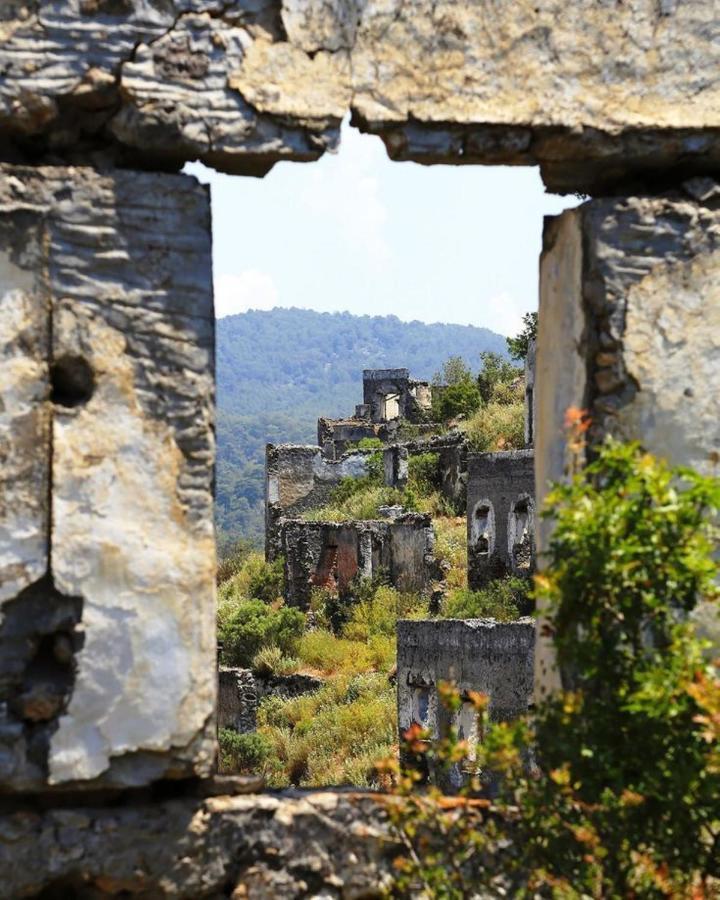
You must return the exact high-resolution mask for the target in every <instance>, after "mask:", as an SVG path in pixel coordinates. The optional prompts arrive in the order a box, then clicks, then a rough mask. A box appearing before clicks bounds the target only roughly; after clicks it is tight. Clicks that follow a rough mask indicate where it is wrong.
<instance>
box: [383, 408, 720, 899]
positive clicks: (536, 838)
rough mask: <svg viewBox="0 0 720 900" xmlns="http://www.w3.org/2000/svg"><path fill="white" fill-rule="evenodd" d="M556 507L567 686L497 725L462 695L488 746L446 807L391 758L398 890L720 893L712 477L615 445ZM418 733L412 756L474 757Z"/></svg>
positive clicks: (553, 591) (546, 580) (558, 614)
mask: <svg viewBox="0 0 720 900" xmlns="http://www.w3.org/2000/svg"><path fill="white" fill-rule="evenodd" d="M576 424H577V426H578V431H581V430H582V429H583V428H584V427H586V424H587V423H586V421H584V420H583V419H581V418H578V419H577V420H576ZM580 444H581V437H579V436H578V435H577V434H576V437H575V440H574V446H575V447H576V448H577V447H578V446H579V445H580ZM548 503H549V507H548V509H547V511H546V513H545V515H549V516H551V517H552V519H553V521H554V532H553V536H552V539H551V542H550V548H549V554H548V563H549V566H548V568H547V569H546V570H545V572H544V573H543V575H542V576H540V577H538V578H537V579H536V584H537V587H536V593H537V595H538V597H539V598H541V599H542V601H543V602H544V604H545V609H546V615H547V625H546V627H545V630H546V633H547V634H548V636H550V637H552V638H553V642H554V647H555V651H556V653H557V662H558V666H559V669H560V671H561V672H562V673H563V676H564V685H565V689H564V690H562V691H557V692H556V693H554V694H553V695H552V696H551V697H550V698H549V699H547V700H546V701H545V702H544V703H542V704H541V705H540V706H539V708H538V709H537V710H536V711H535V715H534V716H533V718H532V719H524V720H520V721H516V722H514V723H510V724H504V725H491V724H490V723H489V722H488V721H487V715H486V712H485V707H484V700H483V698H482V697H480V696H474V697H469V698H465V699H470V700H471V701H472V702H474V703H475V704H476V708H477V710H478V714H479V715H480V716H481V717H482V719H483V722H482V723H481V728H482V731H481V733H483V734H484V741H483V743H482V744H481V746H480V747H479V749H478V756H477V765H478V771H477V773H476V776H475V777H472V778H470V781H469V784H468V787H467V789H465V790H464V791H463V792H462V794H461V796H460V797H458V798H457V800H456V802H455V803H454V804H444V803H441V802H440V801H439V798H438V796H437V795H436V793H434V792H432V791H430V792H428V793H422V792H420V793H413V792H415V791H416V789H417V784H418V778H419V775H418V774H417V771H414V770H410V771H404V772H398V771H397V766H396V764H395V763H394V762H392V761H391V762H389V763H386V765H385V766H384V772H385V773H386V774H387V772H388V769H389V770H390V771H391V772H393V773H394V774H395V775H396V776H397V777H398V785H399V791H400V793H401V794H403V795H404V796H405V801H404V802H402V803H395V804H391V805H390V806H389V811H390V815H391V818H392V820H393V822H394V825H395V828H396V829H397V832H398V834H399V836H400V837H401V839H402V841H403V842H404V844H405V846H406V848H407V852H406V853H404V854H403V855H402V857H401V858H400V859H399V860H398V861H397V867H398V873H399V874H398V885H397V887H398V891H400V892H403V891H404V892H411V891H416V892H417V891H422V890H424V891H425V892H426V895H427V896H433V897H435V896H438V897H448V898H462V897H469V896H472V895H474V894H476V893H483V894H485V895H487V896H496V895H500V894H501V893H503V894H504V895H507V894H508V893H510V894H512V895H513V896H528V897H535V896H548V897H550V896H551V897H557V898H585V897H598V898H604V897H687V898H711V897H717V896H719V895H720V852H718V851H719V848H720V661H717V660H716V661H714V662H713V661H712V659H711V658H709V657H708V655H707V652H708V650H709V647H708V645H707V644H706V643H705V642H703V641H702V640H701V639H700V638H699V637H698V635H697V633H696V631H695V629H694V627H693V625H692V622H691V620H690V619H688V616H690V615H691V614H692V613H693V611H694V610H695V609H696V608H697V605H698V603H700V602H703V603H706V604H711V605H712V606H713V609H714V610H715V614H717V602H718V590H717V587H716V582H717V578H718V575H719V574H720V572H719V569H718V562H717V559H716V558H715V556H714V553H715V548H716V546H717V541H718V537H719V534H718V527H717V518H718V513H719V511H720V482H719V481H718V480H717V479H714V478H709V477H702V476H700V475H698V474H696V473H694V472H691V471H689V470H687V469H678V468H675V469H673V468H671V467H669V466H668V465H667V464H665V463H664V462H663V461H661V460H658V459H656V458H654V457H652V456H650V455H649V454H647V453H645V452H643V450H642V449H641V448H640V447H639V446H638V445H636V444H631V445H629V446H622V445H620V444H617V443H614V442H608V443H607V444H606V445H605V446H604V447H603V448H601V450H600V451H599V453H598V455H597V458H596V459H595V461H594V462H593V463H592V464H591V465H590V466H588V468H587V469H585V471H584V472H582V473H580V474H578V475H577V476H576V477H575V478H574V480H573V481H572V483H571V484H569V485H566V486H558V487H556V488H555V489H554V491H553V492H552V493H551V495H550V496H549V498H548ZM447 694H448V696H447V698H446V699H447V702H448V704H449V705H450V707H451V709H456V708H457V705H458V704H459V703H460V698H459V697H458V696H457V695H455V696H453V692H452V691H448V692H447ZM426 738H427V735H424V734H423V733H422V731H421V729H419V728H414V729H412V730H411V732H410V733H409V734H408V735H407V739H408V742H409V745H408V752H409V753H410V754H414V755H415V757H417V758H421V757H424V756H427V755H429V756H430V759H429V761H428V763H427V764H429V765H433V766H438V765H453V764H457V763H458V762H460V761H462V760H463V758H464V757H466V756H467V753H468V748H467V745H465V744H464V743H463V742H460V741H458V740H457V733H456V732H451V733H450V735H449V736H448V738H447V739H445V740H444V741H442V742H439V743H438V744H436V745H435V746H430V747H428V745H427V743H426ZM530 747H532V748H534V749H533V754H532V755H529V754H528V748H530ZM488 773H494V779H493V780H494V784H495V792H494V796H493V797H492V800H491V799H489V797H487V796H486V795H483V791H482V782H483V780H485V779H487V776H488ZM478 776H482V779H481V778H480V777H478ZM432 832H436V833H440V834H442V839H441V840H440V841H437V840H433V839H432V834H431V833H432Z"/></svg>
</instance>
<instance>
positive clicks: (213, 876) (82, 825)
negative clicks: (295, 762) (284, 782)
mask: <svg viewBox="0 0 720 900" xmlns="http://www.w3.org/2000/svg"><path fill="white" fill-rule="evenodd" d="M253 784H254V785H255V789H257V780H256V779H242V778H217V779H215V780H213V781H206V782H204V783H201V784H200V785H199V786H198V788H199V790H198V789H197V788H196V789H195V791H193V790H192V789H191V790H186V793H185V795H184V796H183V795H180V796H178V797H177V798H175V799H164V798H163V797H162V795H158V796H156V797H154V798H153V797H150V796H143V795H140V796H137V797H135V799H134V801H133V802H129V803H128V802H125V803H123V804H116V805H110V806H101V805H96V806H93V805H90V804H89V803H82V802H79V803H78V805H77V806H75V807H74V808H58V809H45V810H40V809H33V808H28V809H25V810H23V811H21V812H12V811H10V812H8V811H3V813H2V814H1V815H0V871H2V873H3V877H2V879H1V880H0V898H2V900H16V898H17V897H39V896H55V897H68V898H69V897H73V898H79V900H91V898H99V897H122V896H141V897H148V898H151V897H152V898H160V897H173V898H178V900H197V898H200V897H202V898H208V900H222V898H225V897H229V896H232V897H236V898H241V897H249V898H253V900H256V898H257V900H291V898H297V897H307V898H309V897H327V898H332V900H341V898H351V897H367V898H378V900H379V898H380V897H382V896H385V894H384V893H383V888H384V887H387V886H389V884H390V882H391V873H392V859H393V857H394V856H396V855H397V854H398V850H399V848H398V845H397V843H396V842H395V841H394V840H393V838H392V837H391V835H390V834H389V833H388V827H387V822H386V815H385V812H384V808H383V806H382V803H380V802H378V799H377V798H376V797H373V796H372V795H367V794H365V795H363V794H359V793H349V792H345V793H330V792H327V793H326V792H316V793H306V794H299V793H298V794H294V795H292V796H277V795H275V796H272V795H269V794H261V795H257V794H249V795H247V796H245V795H243V794H244V792H245V791H247V790H248V788H250V789H252V787H253ZM239 792H240V793H239ZM203 794H204V795H205V796H203ZM213 795H217V796H213ZM44 891H47V893H43V892H44Z"/></svg>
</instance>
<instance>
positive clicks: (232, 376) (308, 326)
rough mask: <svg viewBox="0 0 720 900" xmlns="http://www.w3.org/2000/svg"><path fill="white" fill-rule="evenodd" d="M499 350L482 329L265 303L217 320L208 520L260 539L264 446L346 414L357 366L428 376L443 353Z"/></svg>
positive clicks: (356, 389) (355, 393)
mask: <svg viewBox="0 0 720 900" xmlns="http://www.w3.org/2000/svg"><path fill="white" fill-rule="evenodd" d="M485 350H493V351H495V352H497V353H502V354H503V355H504V354H505V351H506V347H505V338H504V337H502V336H501V335H499V334H495V333H494V332H492V331H489V330H488V329H487V328H475V327H472V326H464V325H440V324H437V325H426V324H424V323H422V322H401V321H400V320H399V319H397V318H395V317H394V316H387V317H377V316H376V317H370V316H353V315H351V314H350V313H333V314H330V313H317V312H313V311H311V310H306V309H273V310H270V311H269V312H255V311H251V312H247V313H242V314H240V315H236V316H228V317H226V318H223V319H220V320H219V321H218V323H217V383H218V468H217V513H216V516H217V525H218V529H219V532H220V535H221V537H232V538H236V537H240V536H244V537H248V538H251V539H254V540H256V541H261V539H262V538H261V535H262V529H263V491H264V483H263V467H264V456H265V444H266V443H267V442H268V441H270V442H275V443H283V442H286V443H294V442H307V443H314V442H315V434H316V420H317V418H318V416H321V415H324V416H339V415H349V414H351V413H352V411H353V409H354V407H355V404H356V403H360V402H361V401H362V370H363V369H366V368H373V367H385V366H388V367H389V366H405V367H407V368H409V369H410V372H411V373H412V375H413V376H414V377H417V378H426V379H430V378H432V376H433V374H434V373H435V372H436V371H438V370H439V369H440V368H441V366H442V364H443V363H444V362H445V360H446V359H447V358H448V357H449V356H462V357H463V358H464V359H465V360H466V361H467V362H468V363H469V364H470V365H471V366H472V367H473V369H477V368H478V367H479V355H480V353H481V352H483V351H485Z"/></svg>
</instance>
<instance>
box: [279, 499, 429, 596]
mask: <svg viewBox="0 0 720 900" xmlns="http://www.w3.org/2000/svg"><path fill="white" fill-rule="evenodd" d="M281 547H282V553H283V556H284V558H285V600H286V602H287V603H288V604H290V605H291V606H297V607H300V608H301V609H308V608H309V606H310V596H311V592H312V589H313V588H314V587H317V588H324V589H325V590H327V591H329V592H330V593H331V594H334V595H336V596H338V597H340V598H341V599H344V598H349V597H350V596H351V595H352V590H353V585H354V583H355V581H356V580H357V579H373V578H385V579H387V581H388V582H389V583H390V584H392V585H393V586H394V587H396V588H397V589H398V590H399V591H403V592H408V593H410V592H415V593H425V592H426V591H427V590H428V589H429V586H430V582H431V580H432V578H433V577H434V556H433V549H434V536H433V530H432V525H431V520H430V516H426V515H420V514H418V513H407V514H405V515H403V516H401V517H400V518H398V519H395V520H394V521H353V522H303V521H297V520H296V521H288V520H286V521H284V522H283V523H282V528H281Z"/></svg>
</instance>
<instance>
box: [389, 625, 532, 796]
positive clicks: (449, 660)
mask: <svg viewBox="0 0 720 900" xmlns="http://www.w3.org/2000/svg"><path fill="white" fill-rule="evenodd" d="M397 646H398V658H397V686H398V726H399V730H400V733H401V734H402V732H403V731H404V730H405V729H407V728H409V726H410V725H411V724H412V723H413V722H417V723H418V724H419V725H422V726H423V727H424V728H426V729H427V730H428V731H429V732H430V733H431V734H432V735H434V736H435V737H437V738H442V737H446V736H447V734H448V731H449V728H450V725H451V724H452V725H455V726H456V727H457V729H458V736H459V737H460V738H461V739H465V740H467V741H468V742H469V743H470V746H471V753H470V755H469V758H468V762H469V763H470V765H472V762H473V759H474V754H473V750H474V748H476V747H477V745H478V744H479V743H480V742H481V741H482V735H481V734H478V732H477V715H476V711H475V708H474V707H473V706H472V704H471V703H470V702H469V701H468V700H467V699H466V700H465V701H464V702H463V705H462V707H461V708H460V710H459V711H458V712H457V714H451V713H450V712H449V711H448V710H447V709H445V707H444V706H443V705H442V703H441V702H440V698H439V695H438V685H439V684H440V683H441V682H443V681H444V682H454V683H455V684H456V685H457V687H458V690H459V691H460V693H461V695H462V694H463V693H464V694H467V692H468V691H481V692H482V693H484V694H486V695H487V697H488V701H489V706H488V713H489V716H490V719H491V721H495V722H502V721H509V720H510V719H513V718H515V717H516V716H518V715H520V714H522V713H524V712H526V711H527V709H528V706H529V704H530V702H531V698H532V691H533V651H534V648H535V623H534V622H533V620H532V619H528V618H523V619H518V620H517V621H515V622H502V623H501V622H495V621H493V620H492V619H466V620H462V619H444V620H443V619H439V620H427V619H424V620H418V621H409V620H408V621H401V622H399V623H398V637H397ZM461 782H462V771H461V770H460V769H459V768H458V769H457V770H456V771H454V772H452V773H451V783H450V785H447V786H448V787H459V785H460V783H461Z"/></svg>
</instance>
